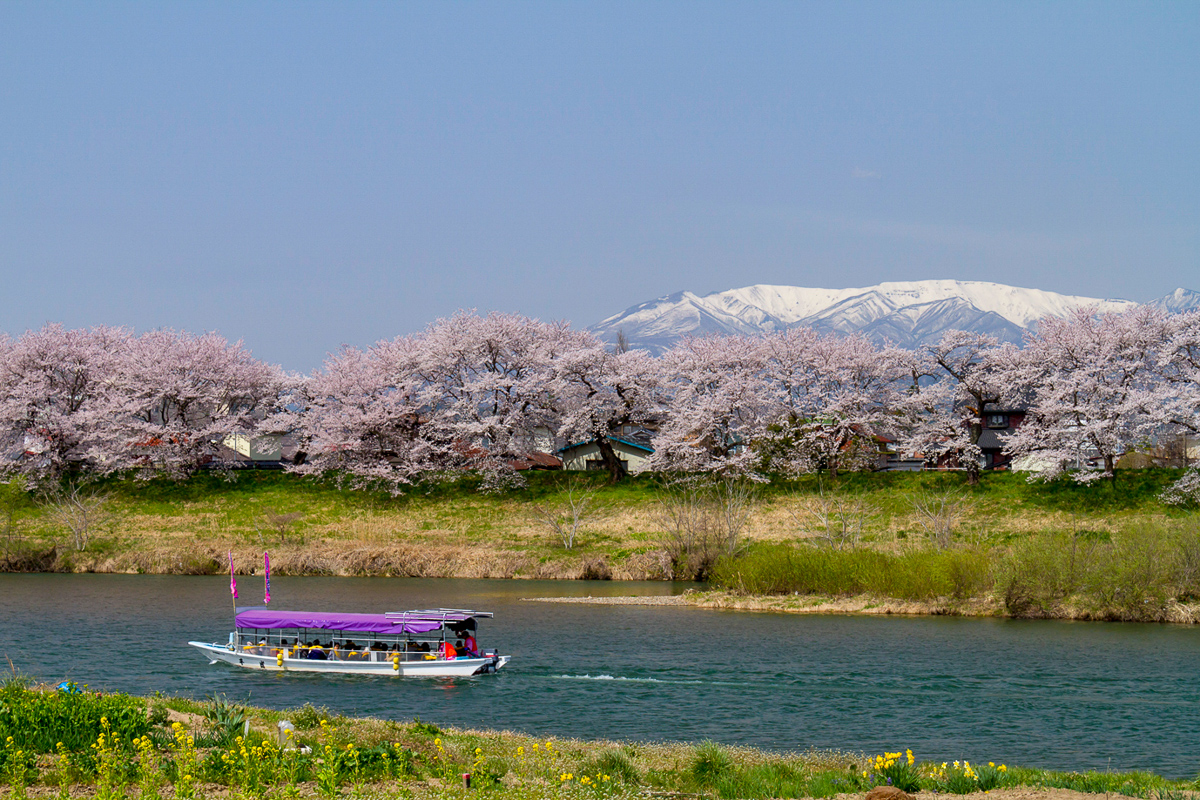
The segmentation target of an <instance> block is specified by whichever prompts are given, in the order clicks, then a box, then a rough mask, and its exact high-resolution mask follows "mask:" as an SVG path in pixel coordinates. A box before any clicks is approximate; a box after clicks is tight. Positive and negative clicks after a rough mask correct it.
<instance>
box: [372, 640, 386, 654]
mask: <svg viewBox="0 0 1200 800" xmlns="http://www.w3.org/2000/svg"><path fill="white" fill-rule="evenodd" d="M371 649H372V650H373V651H375V652H376V653H386V652H387V645H386V644H384V643H383V642H371Z"/></svg>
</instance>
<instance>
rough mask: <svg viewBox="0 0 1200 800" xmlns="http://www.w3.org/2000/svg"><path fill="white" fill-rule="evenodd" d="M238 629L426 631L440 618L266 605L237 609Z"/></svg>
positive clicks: (449, 617) (438, 623)
mask: <svg viewBox="0 0 1200 800" xmlns="http://www.w3.org/2000/svg"><path fill="white" fill-rule="evenodd" d="M455 617H458V618H465V615H463V614H448V615H446V619H445V620H444V621H446V622H458V621H461V619H455ZM235 621H236V624H237V627H239V628H320V629H323V630H332V631H359V632H362V633H390V634H399V633H428V632H429V631H436V630H437V629H438V628H440V627H442V623H443V620H442V619H441V618H440V617H439V618H438V619H430V618H429V617H428V616H420V615H418V614H397V615H392V616H388V615H384V614H341V613H338V612H334V611H274V610H271V609H266V608H254V609H248V610H246V611H242V610H240V609H239V610H238V613H237V616H236V617H235Z"/></svg>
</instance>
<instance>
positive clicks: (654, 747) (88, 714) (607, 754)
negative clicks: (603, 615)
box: [0, 678, 1200, 800]
mask: <svg viewBox="0 0 1200 800" xmlns="http://www.w3.org/2000/svg"><path fill="white" fill-rule="evenodd" d="M283 720H287V721H288V722H289V723H290V724H291V726H292V727H293V730H292V731H290V732H285V734H284V737H283V741H282V743H281V742H280V739H279V733H278V732H279V730H280V729H279V727H278V726H279V723H280V722H281V721H283ZM0 740H2V741H3V743H4V744H3V748H2V749H0V775H2V776H3V777H2V781H3V783H5V784H7V787H8V791H9V794H10V796H11V797H13V798H17V799H18V800H23V799H24V798H25V797H27V796H29V795H30V794H37V795H39V796H51V795H52V796H57V797H60V798H68V797H79V796H81V795H90V796H95V797H96V798H99V799H100V800H121V799H122V798H126V797H134V796H136V797H139V798H144V799H145V800H151V799H152V798H162V797H171V796H174V797H176V798H205V797H212V796H217V795H224V794H226V793H228V795H229V796H230V797H234V798H245V799H246V800H264V799H265V798H272V800H273V799H274V798H298V797H313V796H316V797H321V798H325V800H332V798H336V797H340V796H343V795H348V796H350V797H353V798H363V797H381V798H383V797H388V798H390V797H417V798H424V797H430V798H433V797H466V796H468V795H471V796H487V797H495V798H497V799H498V800H499V798H507V797H513V798H516V797H521V798H526V797H531V798H549V797H554V798H563V797H567V798H613V797H638V796H654V795H658V796H661V795H663V794H679V793H685V794H687V795H690V796H695V797H712V798H767V797H832V796H835V795H838V794H844V793H848V792H863V791H866V790H868V789H870V788H871V787H873V786H878V785H891V786H897V787H899V788H901V789H904V790H906V791H910V792H913V791H934V792H942V793H951V794H966V793H970V792H977V791H988V790H992V789H997V788H1003V787H1016V786H1024V787H1041V788H1067V789H1074V790H1077V791H1081V792H1089V793H1095V794H1100V793H1104V794H1123V795H1129V796H1133V797H1145V798H1156V800H1157V799H1159V798H1183V797H1184V796H1186V793H1188V792H1192V791H1195V790H1196V789H1198V788H1200V784H1198V783H1197V782H1196V781H1173V780H1167V779H1164V778H1162V777H1160V776H1157V775H1154V774H1151V773H1146V772H1135V773H1111V772H1105V773H1098V772H1087V773H1072V772H1054V771H1047V770H1037V769H1026V768H1018V767H1008V766H1006V765H1004V764H995V763H988V764H986V765H984V764H978V765H974V764H970V763H969V762H967V761H955V762H953V763H945V764H943V763H932V762H922V761H919V760H918V759H917V758H916V756H915V755H914V754H913V753H912V752H910V751H905V752H894V753H882V754H878V755H875V756H866V755H861V754H853V753H841V752H817V751H811V752H806V753H799V754H778V753H768V752H764V751H761V750H754V749H749V748H738V747H725V746H721V745H717V744H714V743H704V744H698V745H692V744H629V743H616V742H585V741H578V740H560V739H537V738H534V737H530V736H526V735H522V734H516V733H510V732H495V731H472V730H443V729H441V728H439V727H437V726H436V725H434V724H432V723H429V722H422V721H421V720H414V721H413V722H410V723H398V722H389V721H382V720H374V719H349V718H345V717H341V716H338V715H336V714H334V713H332V712H330V711H328V710H325V709H317V708H313V707H311V706H305V707H302V708H297V709H292V710H289V711H283V712H277V711H269V710H265V709H256V708H248V707H243V706H238V705H236V704H232V703H229V702H227V701H225V700H224V699H221V698H213V699H211V700H209V701H208V702H203V703H201V702H196V701H193V700H188V699H183V698H167V697H162V696H155V697H153V698H148V699H146V698H138V697H130V696H127V695H122V694H101V693H96V692H91V691H87V690H86V689H85V690H82V691H80V690H78V689H77V687H69V689H68V691H61V690H59V691H54V690H48V689H45V688H40V689H39V688H35V687H30V686H29V685H28V684H27V683H26V682H25V681H22V680H20V679H17V678H10V679H9V680H8V681H7V682H6V683H5V684H4V686H3V687H2V688H0ZM464 775H469V776H470V788H469V789H467V788H466V786H465V781H464Z"/></svg>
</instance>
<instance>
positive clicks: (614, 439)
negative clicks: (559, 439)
mask: <svg viewBox="0 0 1200 800" xmlns="http://www.w3.org/2000/svg"><path fill="white" fill-rule="evenodd" d="M604 438H605V439H608V440H609V441H610V442H620V443H621V444H623V445H627V446H629V447H633V448H636V449H638V450H644V451H645V452H647V453H653V452H654V448H653V447H646V445H644V444H638V443H637V442H631V441H629V440H628V439H619V438H617V437H616V436H605V437H604ZM594 441H596V440H595V439H588V440H587V441H584V442H575V444H569V445H567V446H566V447H560V448H558V449H557V450H555V451H554V452H556V453H565V452H566V451H567V450H570V449H571V448H572V447H583V446H584V445H585V444H591V443H592V442H594Z"/></svg>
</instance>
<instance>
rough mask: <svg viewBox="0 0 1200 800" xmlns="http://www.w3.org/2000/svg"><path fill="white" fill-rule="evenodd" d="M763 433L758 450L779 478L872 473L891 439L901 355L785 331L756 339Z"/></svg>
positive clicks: (860, 340)
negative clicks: (882, 444) (883, 438)
mask: <svg viewBox="0 0 1200 800" xmlns="http://www.w3.org/2000/svg"><path fill="white" fill-rule="evenodd" d="M761 351H762V354H763V355H762V358H763V369H764V378H765V380H766V382H767V384H768V386H769V389H768V391H767V393H766V394H767V397H768V398H769V400H770V411H769V422H770V424H769V426H768V428H767V430H766V435H765V437H764V443H763V448H762V449H763V451H764V453H765V454H766V455H767V456H768V457H769V459H770V468H771V469H772V470H774V471H779V472H783V473H785V474H795V473H802V472H813V471H816V470H821V469H828V470H829V471H830V473H832V474H834V475H836V474H837V473H838V472H839V471H840V470H845V469H861V468H868V469H869V468H873V467H874V466H875V465H876V463H877V460H878V454H879V448H878V445H877V444H876V437H877V436H880V435H883V434H887V433H890V432H892V428H893V425H894V413H893V412H894V409H895V407H896V402H897V397H898V393H899V389H900V387H901V385H902V382H903V379H904V378H905V376H906V375H907V374H908V369H907V361H908V356H907V354H905V353H903V352H901V351H899V350H896V349H894V348H891V347H885V348H882V349H880V348H876V347H875V345H873V344H872V343H871V341H870V340H868V339H867V338H866V337H863V336H857V335H855V336H840V335H836V334H830V335H826V336H821V335H818V334H817V333H816V332H815V331H812V330H810V329H807V328H793V329H790V330H787V331H784V332H781V333H776V334H771V335H768V336H766V337H764V338H763V340H762V343H761Z"/></svg>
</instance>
